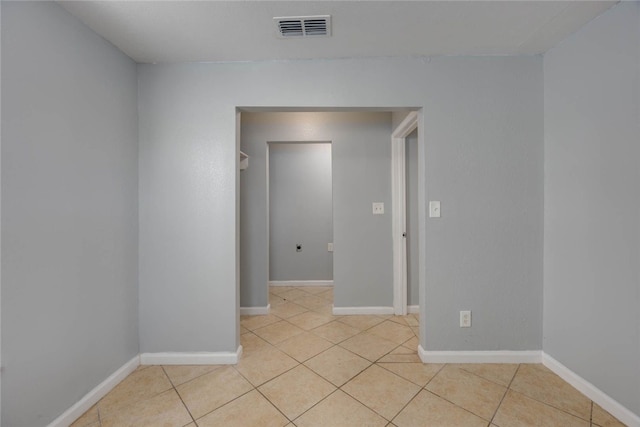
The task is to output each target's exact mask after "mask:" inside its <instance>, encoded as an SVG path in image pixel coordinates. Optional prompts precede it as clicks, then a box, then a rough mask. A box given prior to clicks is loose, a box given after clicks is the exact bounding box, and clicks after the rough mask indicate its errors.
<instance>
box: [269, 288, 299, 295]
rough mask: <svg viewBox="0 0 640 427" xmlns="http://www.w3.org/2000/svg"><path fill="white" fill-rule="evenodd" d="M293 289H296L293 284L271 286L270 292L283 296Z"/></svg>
mask: <svg viewBox="0 0 640 427" xmlns="http://www.w3.org/2000/svg"><path fill="white" fill-rule="evenodd" d="M293 289H295V287H293V286H269V293H270V294H274V295H278V296H281V295H282V294H285V293H287V292H289V291H291V290H293Z"/></svg>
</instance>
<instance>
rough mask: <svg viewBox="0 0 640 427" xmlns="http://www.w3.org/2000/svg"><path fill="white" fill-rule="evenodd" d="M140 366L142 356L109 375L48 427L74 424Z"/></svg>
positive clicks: (63, 426)
mask: <svg viewBox="0 0 640 427" xmlns="http://www.w3.org/2000/svg"><path fill="white" fill-rule="evenodd" d="M139 365H140V356H135V357H134V358H133V359H131V360H129V361H128V362H127V363H125V364H124V365H122V366H121V367H120V368H119V369H118V370H117V371H115V372H114V373H113V374H111V375H109V376H108V377H107V379H106V380H104V381H102V382H101V383H100V384H98V385H97V386H96V387H95V388H94V389H93V390H91V391H90V392H89V393H87V394H85V395H84V396H83V397H82V398H81V399H80V400H79V401H78V402H76V403H75V404H74V405H73V406H72V407H70V408H69V409H67V410H66V411H64V412H63V413H62V415H60V416H59V417H58V418H56V419H55V420H53V421H52V422H51V424H49V426H48V427H67V426H69V425H70V424H71V423H72V422H74V421H75V420H77V419H78V418H80V416H81V415H82V414H84V413H85V412H87V411H88V410H89V409H91V407H92V406H93V405H95V404H96V403H98V401H99V400H100V399H102V398H103V397H104V396H105V395H106V394H107V393H109V392H110V391H111V390H112V389H113V388H114V387H115V386H117V385H118V384H119V383H120V382H121V381H122V380H124V379H125V378H126V377H127V375H129V374H130V373H132V372H133V371H135V370H136V368H137V367H138V366H139Z"/></svg>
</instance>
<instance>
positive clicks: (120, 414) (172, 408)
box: [101, 389, 192, 427]
mask: <svg viewBox="0 0 640 427" xmlns="http://www.w3.org/2000/svg"><path fill="white" fill-rule="evenodd" d="M101 421H102V426H103V427H129V426H131V427H134V426H135V427H146V426H148V427H174V426H184V425H186V424H189V422H190V421H192V418H191V415H189V412H187V409H186V408H185V407H184V404H183V403H182V401H181V400H180V397H179V396H178V394H177V393H176V391H175V390H173V389H171V390H167V391H165V392H164V393H162V394H159V395H157V396H155V397H152V398H150V399H147V400H142V401H139V402H137V403H135V404H133V405H131V406H128V407H126V408H122V409H120V410H118V411H116V412H113V413H111V414H109V415H107V416H104V417H102V420H101Z"/></svg>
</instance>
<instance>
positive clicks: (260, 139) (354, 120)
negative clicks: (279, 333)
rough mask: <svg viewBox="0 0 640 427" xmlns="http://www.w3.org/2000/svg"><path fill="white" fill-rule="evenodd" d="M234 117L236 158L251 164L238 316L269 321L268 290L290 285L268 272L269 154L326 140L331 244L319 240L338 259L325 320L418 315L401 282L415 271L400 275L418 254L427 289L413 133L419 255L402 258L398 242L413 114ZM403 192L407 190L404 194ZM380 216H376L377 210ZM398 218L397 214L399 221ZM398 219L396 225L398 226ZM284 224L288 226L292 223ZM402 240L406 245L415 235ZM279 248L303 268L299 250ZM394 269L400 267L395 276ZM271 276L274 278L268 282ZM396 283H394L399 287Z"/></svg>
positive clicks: (253, 113)
mask: <svg viewBox="0 0 640 427" xmlns="http://www.w3.org/2000/svg"><path fill="white" fill-rule="evenodd" d="M238 111H239V117H238V150H240V149H242V151H244V152H245V153H247V154H248V155H249V156H250V166H249V168H248V169H246V170H244V171H243V172H242V173H241V174H240V178H241V179H240V181H241V186H242V191H239V199H240V204H241V205H242V208H241V209H240V210H239V215H240V217H241V218H240V223H239V228H240V229H241V231H240V233H239V235H240V240H239V247H240V252H241V256H240V258H239V262H240V266H239V267H240V268H239V277H240V278H242V280H243V284H242V285H241V286H240V287H239V293H240V301H241V303H242V304H241V305H242V308H241V309H240V313H241V314H269V313H272V314H273V305H272V306H271V307H270V306H269V298H270V295H269V294H270V292H269V288H270V287H269V283H270V282H287V281H294V280H296V279H294V278H292V277H286V276H280V275H279V273H277V270H278V269H279V268H278V267H274V263H273V262H272V261H273V260H271V258H272V257H274V256H276V252H277V249H274V246H273V245H274V243H273V242H272V239H271V237H272V236H270V234H271V232H270V228H271V225H272V222H273V218H271V216H272V215H273V214H274V213H273V212H272V211H271V209H270V207H269V205H270V204H271V203H273V202H271V203H270V195H269V191H265V189H266V188H267V187H268V186H269V181H270V180H271V176H270V173H269V172H270V171H269V169H270V167H269V165H270V152H271V151H273V150H272V146H273V147H275V146H276V144H282V142H285V143H287V144H293V143H299V142H301V141H314V142H316V143H317V142H323V143H325V144H326V141H329V140H330V141H331V144H330V145H331V153H332V154H331V155H332V167H331V169H332V181H333V200H332V201H333V221H334V223H333V228H334V230H333V233H334V235H333V236H332V239H325V240H327V241H326V242H324V244H323V251H324V254H325V255H327V254H328V252H329V251H330V248H329V243H333V244H334V245H335V246H334V247H335V250H336V252H333V253H331V256H332V257H333V273H334V274H333V277H332V278H333V280H334V282H335V288H334V292H333V294H334V295H333V298H334V300H333V302H334V305H333V306H332V307H331V309H330V310H329V309H323V310H326V311H327V313H326V314H328V315H331V314H332V315H353V314H370V315H388V314H398V315H406V314H408V313H409V314H410V313H412V312H414V311H416V310H417V307H418V306H419V305H420V304H419V302H417V303H416V302H415V301H414V302H411V303H409V304H408V302H407V298H408V297H411V296H413V297H415V294H416V292H411V290H408V289H407V286H408V285H407V280H409V281H411V278H412V277H414V278H415V276H416V274H415V269H414V270H413V271H414V274H413V275H412V274H411V272H407V263H409V267H411V266H412V263H411V262H410V261H409V262H408V260H407V256H413V255H416V257H415V259H416V260H417V261H416V263H417V265H418V266H419V268H418V269H417V270H418V271H417V276H418V284H419V289H420V291H419V292H420V293H421V292H423V290H424V281H423V278H424V277H425V276H424V264H425V260H424V256H418V255H417V254H416V252H418V253H421V254H424V233H425V224H424V220H425V215H424V207H425V205H424V199H425V196H424V190H425V189H424V163H425V162H424V159H423V157H424V148H423V147H422V146H423V142H422V137H421V135H420V134H419V135H418V138H415V141H414V146H417V151H418V153H417V157H418V159H417V169H418V179H417V187H419V188H418V189H417V193H418V195H417V198H418V200H417V203H413V204H412V205H411V206H415V205H417V210H418V236H417V241H418V245H417V246H418V248H417V250H412V249H411V248H409V249H407V246H406V241H407V238H406V237H407V236H406V235H405V236H402V234H404V233H406V232H407V228H406V226H407V218H406V211H407V207H406V202H407V199H408V197H407V194H406V191H407V181H410V180H409V179H407V176H406V174H407V173H408V172H409V173H411V172H412V171H411V170H409V171H408V169H407V167H406V163H408V162H407V159H406V158H405V156H406V155H412V156H414V157H415V155H416V153H415V151H416V150H414V151H413V152H412V153H410V150H407V149H406V147H405V144H406V143H407V139H409V140H411V137H410V134H411V132H415V131H416V129H417V128H418V117H419V112H418V111H411V112H409V109H408V108H407V109H403V110H402V111H400V109H389V108H386V109H385V108H380V109H334V110H330V109H313V110H311V109H294V108H287V109H284V110H283V109H272V108H243V109H241V110H238ZM245 113H246V114H245ZM396 113H398V114H397V116H396V115H395V114H396ZM240 116H241V118H240ZM403 118H404V120H402V119H403ZM240 120H242V124H240ZM398 122H401V123H400V126H395V123H398ZM240 133H242V138H241V137H240ZM390 139H391V144H389V141H390ZM400 142H402V146H400V144H399V143H400ZM398 154H402V155H398ZM409 160H416V159H414V158H410V159H409ZM400 161H402V163H400ZM304 173H305V172H304V171H298V172H297V175H296V174H294V175H295V176H294V177H289V178H286V180H296V179H299V178H300V177H304ZM413 173H415V171H414V172H413ZM421 177H422V178H421ZM278 179H280V178H278ZM400 179H401V181H400ZM249 181H251V183H252V184H251V185H249ZM399 184H402V186H399ZM409 187H410V190H411V185H409ZM398 189H400V190H398ZM399 201H402V204H400V203H399ZM385 204H386V205H387V207H386V209H385V207H384V205H385ZM380 205H382V206H380ZM378 207H380V208H381V209H380V210H377V208H378ZM291 209H296V210H297V209H298V208H297V207H296V208H291ZM385 211H386V212H385ZM400 212H401V213H402V215H399V213H400ZM414 216H415V215H414ZM412 218H413V217H410V219H412ZM400 219H401V220H402V222H399V220H400ZM413 219H415V218H413ZM284 222H285V223H287V224H289V225H291V224H293V223H294V222H295V220H292V219H289V220H286V221H284ZM409 222H411V221H409ZM398 224H400V225H398ZM398 231H399V232H398ZM398 235H399V236H401V237H402V240H400V242H399V243H401V244H398V239H397V236H398ZM409 237H410V239H411V238H412V237H413V236H409ZM415 240H416V239H415V238H414V239H413V241H415ZM299 243H302V244H301V245H299ZM298 246H301V248H300V249H301V252H297V250H298ZM283 247H284V249H285V251H286V252H291V253H287V254H286V255H287V256H289V257H296V256H298V257H299V258H298V259H300V260H302V258H301V257H300V254H302V255H304V254H305V253H306V251H307V248H308V246H307V245H306V244H305V242H304V241H303V242H299V241H292V242H285V243H284V244H283ZM399 255H400V256H399ZM294 259H296V258H294ZM396 265H401V266H402V268H401V269H398V268H396ZM271 269H274V271H276V274H274V275H272V274H271V272H270V270H271ZM398 277H400V279H401V280H397V278H398ZM307 280H313V278H307ZM316 280H317V279H316ZM340 284H344V286H340ZM398 285H400V287H399V286H398ZM402 286H404V289H402ZM276 294H277V293H276ZM292 295H293V294H292ZM310 300H311V299H310ZM418 301H420V300H418Z"/></svg>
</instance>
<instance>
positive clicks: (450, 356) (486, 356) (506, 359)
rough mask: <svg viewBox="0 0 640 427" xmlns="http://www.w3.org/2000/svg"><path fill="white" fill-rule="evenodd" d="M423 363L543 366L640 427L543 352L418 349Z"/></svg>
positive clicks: (634, 418) (629, 413)
mask: <svg viewBox="0 0 640 427" xmlns="http://www.w3.org/2000/svg"><path fill="white" fill-rule="evenodd" d="M418 356H419V357H420V360H422V362H423V363H542V364H543V365H544V366H546V367H547V368H549V370H551V371H552V372H553V373H555V374H556V375H558V376H559V377H560V378H562V379H563V380H564V381H566V382H567V383H569V384H571V385H572V386H573V387H575V388H576V389H577V390H578V391H579V392H580V393H582V394H584V395H585V396H586V397H588V398H589V399H591V400H592V401H594V402H595V403H597V404H598V405H600V406H601V407H602V408H603V409H604V410H605V411H607V412H609V413H610V414H611V415H613V416H614V417H616V418H617V419H619V420H620V421H622V422H623V423H625V424H626V425H628V426H629V427H640V417H639V416H638V415H636V414H635V413H633V412H632V411H630V410H629V409H627V408H625V407H624V406H623V405H621V404H620V403H619V402H618V401H616V400H615V399H613V398H612V397H610V396H609V395H608V394H606V393H605V392H603V391H602V390H600V389H599V388H597V387H596V386H594V385H593V384H591V383H590V382H589V381H587V380H585V379H584V378H582V377H581V376H580V375H578V374H576V373H575V372H573V371H572V370H571V369H569V368H567V367H566V366H564V365H563V364H562V363H560V362H558V361H557V360H555V359H554V358H553V357H551V356H549V355H548V354H546V353H545V352H543V351H542V350H532V351H427V350H425V349H424V348H422V346H421V345H419V346H418Z"/></svg>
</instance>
